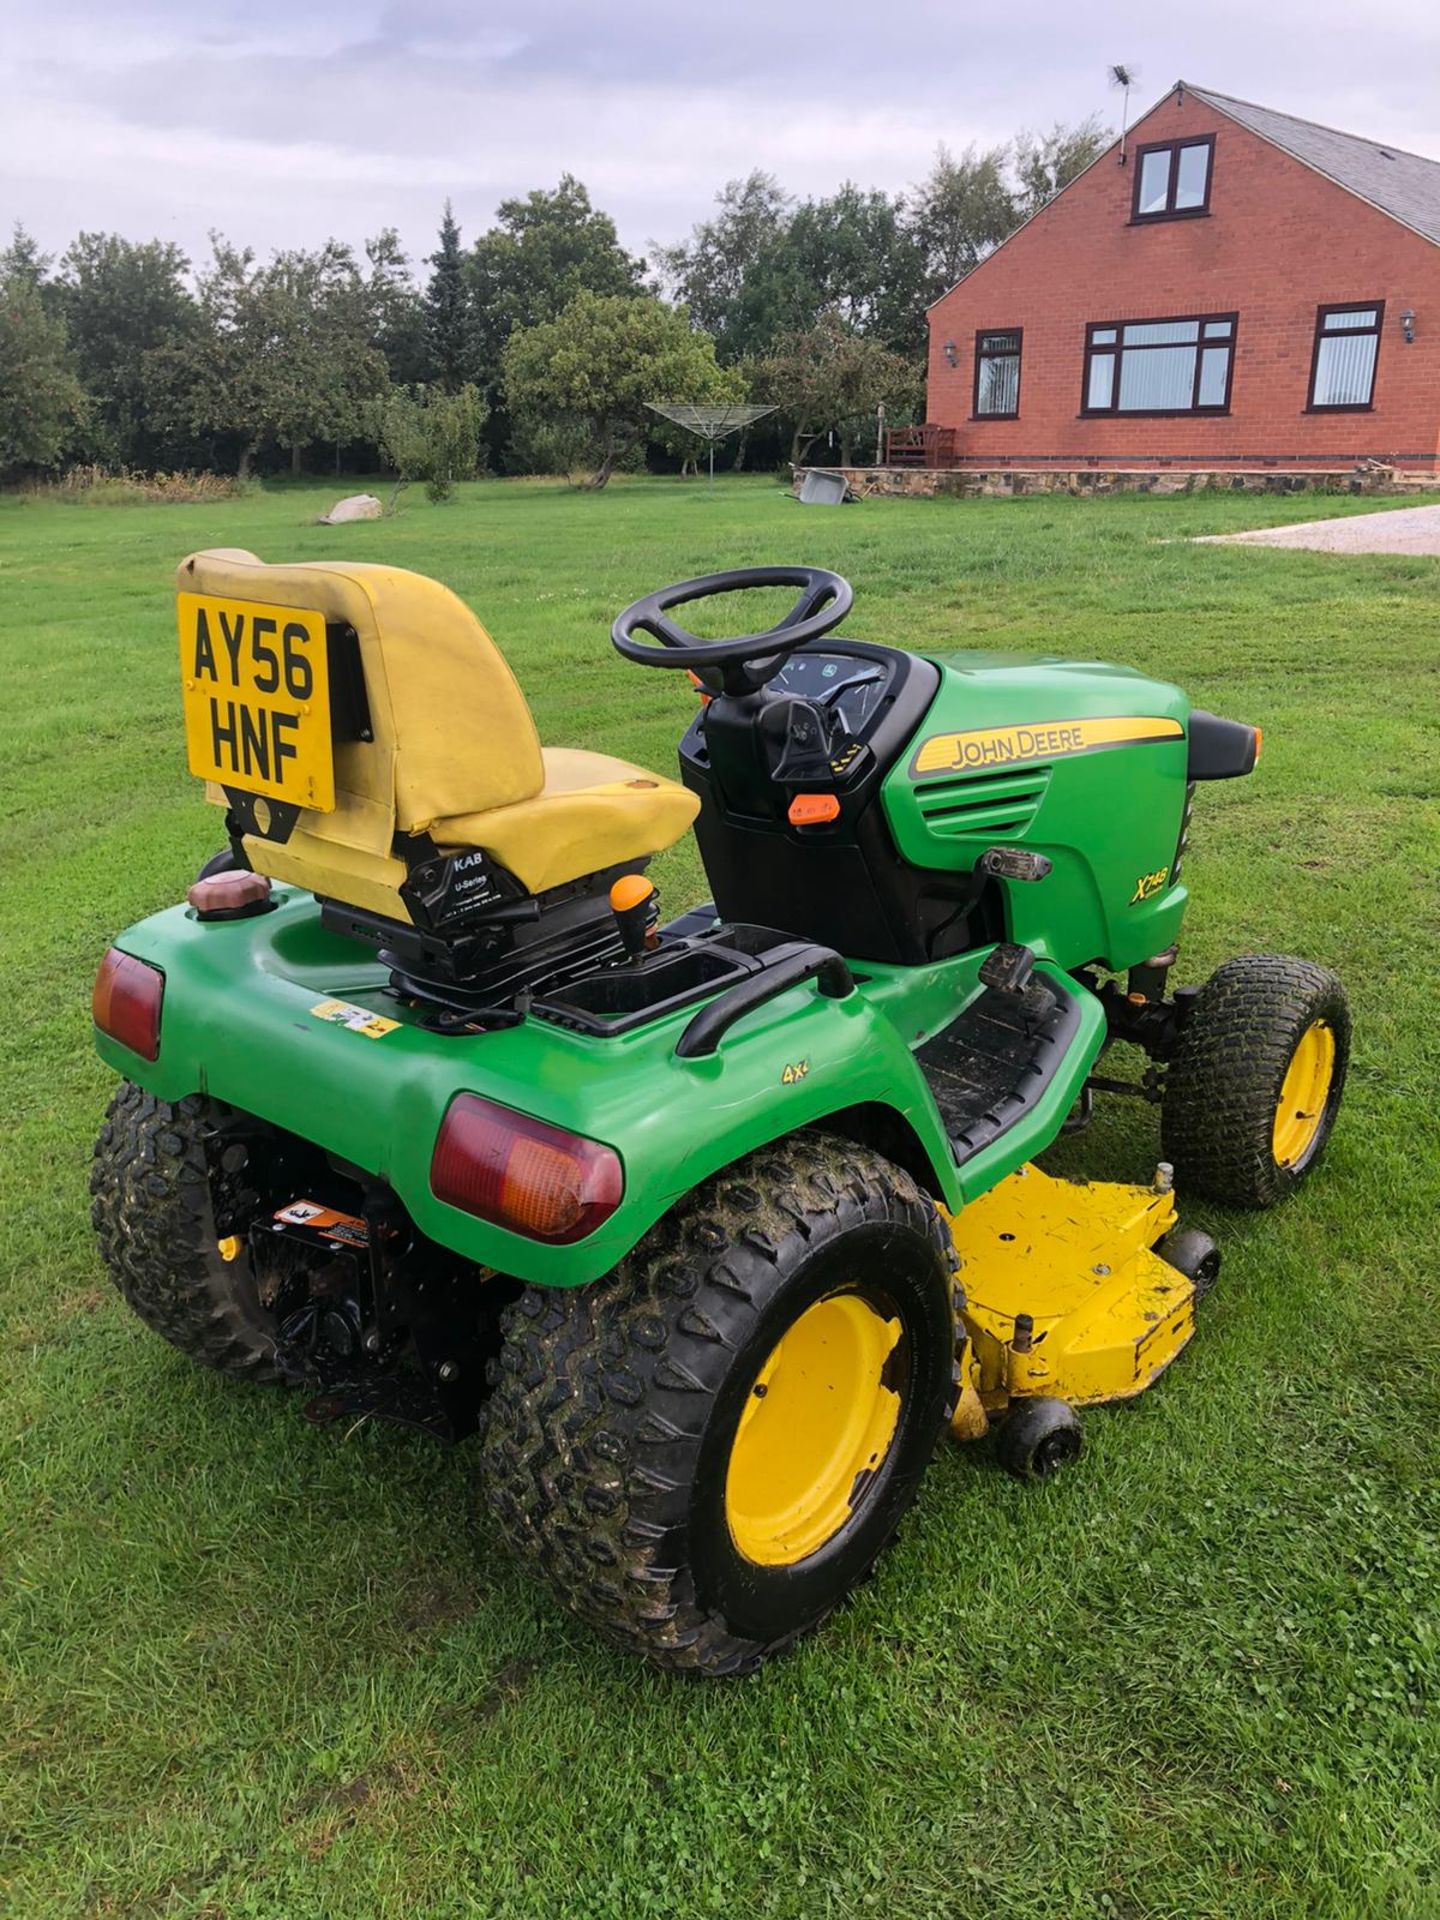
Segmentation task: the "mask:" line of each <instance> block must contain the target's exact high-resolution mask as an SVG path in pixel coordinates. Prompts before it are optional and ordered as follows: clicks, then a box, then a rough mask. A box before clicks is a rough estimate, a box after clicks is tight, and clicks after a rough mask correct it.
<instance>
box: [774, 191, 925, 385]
mask: <svg viewBox="0 0 1440 1920" xmlns="http://www.w3.org/2000/svg"><path fill="white" fill-rule="evenodd" d="M778 252H779V254H780V257H782V258H787V259H788V260H789V261H790V263H791V267H790V271H789V274H788V275H787V276H786V278H787V280H788V284H789V289H790V299H789V303H788V304H789V308H790V311H789V314H788V316H787V317H788V325H789V328H790V330H792V331H793V330H795V329H804V328H809V327H813V326H814V325H815V324H816V323H817V321H818V320H819V318H820V316H821V315H822V314H823V313H827V312H829V313H835V314H838V315H839V317H840V319H841V320H842V321H843V322H844V324H845V325H846V326H847V327H848V328H850V329H851V330H852V331H853V332H857V333H863V334H865V335H867V336H868V337H870V338H872V339H875V340H878V341H879V342H880V343H881V345H882V346H886V347H890V348H892V349H893V350H895V351H896V352H907V353H911V354H914V355H915V356H916V357H917V358H918V356H919V355H920V353H921V352H922V351H923V348H924V341H925V327H924V317H923V316H924V307H925V291H926V281H925V275H926V259H925V252H924V248H923V246H922V245H921V244H920V242H919V240H918V239H917V238H916V236H915V234H914V232H913V231H912V230H911V228H910V226H909V225H908V224H907V222H906V220H905V205H904V202H903V201H902V200H899V199H896V198H895V197H893V196H892V195H890V194H888V193H875V192H868V191H865V190H864V189H862V188H860V187H857V186H855V185H853V184H852V183H851V182H849V181H847V182H846V183H845V185H844V186H843V187H841V189H840V191H839V192H838V193H835V194H832V195H831V196H830V197H829V198H828V199H824V200H807V201H805V202H804V203H803V205H801V206H800V207H798V208H797V209H796V211H795V214H794V217H793V218H792V220H791V221H790V224H789V228H788V230H787V231H786V233H785V235H784V236H783V241H782V242H781V243H780V245H779V248H778ZM782 304H784V303H783V302H782Z"/></svg>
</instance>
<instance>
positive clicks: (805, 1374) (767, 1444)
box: [725, 1293, 900, 1567]
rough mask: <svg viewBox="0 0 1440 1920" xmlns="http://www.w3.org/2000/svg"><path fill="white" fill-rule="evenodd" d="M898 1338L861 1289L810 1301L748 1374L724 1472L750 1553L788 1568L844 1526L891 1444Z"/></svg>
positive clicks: (896, 1414) (731, 1518)
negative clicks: (890, 1379) (891, 1365)
mask: <svg viewBox="0 0 1440 1920" xmlns="http://www.w3.org/2000/svg"><path fill="white" fill-rule="evenodd" d="M899 1339H900V1322H899V1320H898V1319H897V1320H887V1319H886V1318H885V1317H884V1315H883V1314H880V1313H877V1312H876V1310H875V1309H874V1307H872V1306H871V1305H870V1304H869V1303H868V1301H865V1300H862V1299H861V1298H860V1296H859V1295H858V1294H854V1293H839V1294H833V1295H832V1296H831V1297H830V1298H829V1299H828V1300H817V1301H816V1303H815V1305H814V1306H813V1307H807V1308H806V1310H805V1312H804V1313H802V1314H801V1315H800V1317H799V1319H798V1320H796V1321H795V1322H794V1323H793V1324H792V1325H791V1326H790V1327H788V1328H787V1329H786V1331H785V1332H784V1333H783V1334H782V1335H781V1337H780V1339H779V1340H778V1341H777V1342H776V1344H775V1346H774V1348H773V1349H772V1351H771V1353H770V1356H769V1358H768V1359H767V1360H766V1362H765V1364H764V1366H763V1367H761V1369H760V1371H759V1373H758V1374H757V1375H756V1376H755V1382H754V1385H753V1386H752V1387H751V1389H750V1393H749V1396H748V1397H747V1399H746V1402H745V1408H744V1411H743V1412H742V1413H741V1415H740V1424H739V1426H738V1427H737V1429H736V1432H735V1443H734V1446H733V1447H732V1449H731V1453H730V1466H729V1470H728V1472H727V1474H726V1477H725V1517H726V1519H727V1521H728V1522H729V1526H730V1537H731V1538H732V1539H733V1540H734V1542H735V1545H736V1547H737V1548H738V1549H739V1551H740V1552H741V1553H742V1554H744V1556H745V1558H746V1559H747V1560H753V1561H755V1562H756V1563H757V1564H758V1565H760V1566H762V1567H788V1566H793V1565H794V1564H795V1562H796V1561H798V1560H804V1559H805V1558H806V1557H807V1556H808V1555H810V1554H812V1553H816V1552H818V1550H819V1549H820V1548H821V1547H823V1546H824V1545H825V1543H826V1541H827V1540H830V1539H832V1538H833V1537H834V1536H835V1534H837V1533H838V1532H839V1531H840V1529H841V1528H842V1527H843V1526H844V1525H845V1522H846V1521H847V1520H848V1519H849V1517H850V1515H851V1514H852V1513H853V1512H854V1510H855V1506H856V1504H857V1502H858V1500H859V1499H860V1497H861V1494H862V1492H863V1489H864V1486H865V1482H866V1478H867V1477H868V1476H869V1475H872V1474H873V1473H874V1472H875V1470H876V1469H877V1468H878V1467H879V1466H880V1464H881V1463H882V1462H883V1460H884V1459H885V1456H886V1454H887V1453H888V1452H889V1451H890V1446H891V1443H892V1442H893V1441H894V1438H895V1430H896V1428H897V1426H898V1425H899V1421H900V1395H899V1394H898V1393H897V1392H896V1391H895V1390H894V1389H893V1388H892V1387H890V1386H888V1385H887V1384H886V1381H885V1371H886V1367H887V1364H888V1362H889V1360H890V1356H891V1354H892V1353H893V1352H894V1351H895V1347H896V1344H897V1343H898V1341H899Z"/></svg>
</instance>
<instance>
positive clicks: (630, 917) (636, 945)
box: [610, 873, 658, 961]
mask: <svg viewBox="0 0 1440 1920" xmlns="http://www.w3.org/2000/svg"><path fill="white" fill-rule="evenodd" d="M654 900H655V886H654V883H653V881H650V880H647V879H646V878H645V876H644V874H643V873H623V874H621V876H620V878H619V879H618V880H617V881H616V882H615V884H614V885H613V886H612V887H611V889H610V911H611V913H613V914H614V916H615V926H616V929H617V931H618V932H619V935H620V939H621V941H622V943H623V944H624V948H625V958H626V959H627V960H630V961H635V960H638V959H639V958H640V956H641V955H642V954H643V953H644V952H645V950H646V948H647V947H653V946H656V945H657V944H658V942H657V940H656V937H655V934H654V932H653V930H652V929H651V926H650V912H651V907H652V905H653V904H654Z"/></svg>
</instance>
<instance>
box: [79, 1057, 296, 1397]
mask: <svg viewBox="0 0 1440 1920" xmlns="http://www.w3.org/2000/svg"><path fill="white" fill-rule="evenodd" d="M227 1111H228V1110H227V1109H226V1108H223V1107H220V1106H218V1105H217V1104H216V1103H215V1102H214V1101H212V1100H207V1099H204V1098H203V1097H202V1096H201V1095H199V1094H191V1095H190V1096H188V1097H187V1098H186V1099H184V1100H180V1101H177V1102H175V1103H173V1104H172V1103H171V1102H169V1101H166V1100H157V1099H156V1098H155V1096H154V1095H153V1094H149V1093H145V1092H144V1091H143V1090H142V1089H141V1088H139V1087H137V1086H135V1085H133V1084H132V1083H131V1082H130V1081H128V1080H127V1081H124V1082H122V1083H121V1086H120V1088H119V1091H118V1092H117V1093H116V1094H115V1097H114V1098H113V1099H112V1100H111V1102H110V1105H109V1106H108V1107H107V1108H106V1111H105V1124H104V1126H103V1127H102V1128H101V1130H100V1136H99V1138H98V1139H97V1140H96V1142H95V1157H94V1164H93V1166H92V1168H91V1172H90V1193H91V1207H90V1218H91V1220H92V1222H93V1224H94V1227H95V1233H96V1237H97V1238H98V1240H99V1242H100V1252H101V1254H102V1255H103V1257H104V1260H105V1264H106V1266H107V1267H108V1268H109V1269H110V1277H111V1279H112V1280H113V1281H114V1282H115V1285H116V1286H117V1287H118V1288H119V1290H120V1293H121V1295H122V1297H123V1298H124V1300H125V1301H126V1303H127V1305H129V1306H130V1307H131V1308H132V1309H133V1310H134V1312H135V1313H137V1314H138V1315H139V1317H140V1318H141V1319H142V1320H143V1321H144V1322H145V1324H146V1326H147V1327H149V1328H150V1329H151V1331H152V1332H154V1333H158V1334H159V1335H160V1336H161V1338H162V1339H165V1340H168V1341H169V1342H170V1344H171V1346H172V1347H178V1348H179V1349H180V1351H181V1353H184V1354H187V1355H188V1356H189V1357H190V1359H192V1360H193V1361H195V1362H196V1364H197V1365H199V1366H202V1367H213V1368H215V1369H216V1370H217V1371H218V1372H220V1373H229V1374H235V1375H238V1376H240V1377H241V1378H243V1379H246V1380H256V1381H260V1382H263V1383H266V1384H272V1385H281V1384H287V1383H289V1381H290V1379H291V1376H290V1375H289V1374H288V1373H287V1372H286V1371H285V1370H284V1369H283V1368H282V1367H281V1366H280V1365H279V1363H278V1362H277V1360H276V1356H275V1341H274V1336H273V1331H272V1325H271V1320H270V1316H269V1314H268V1313H267V1312H266V1310H265V1308H264V1307H263V1306H262V1304H261V1302H260V1297H259V1291H258V1289H257V1287H256V1284H255V1279H254V1275H253V1272H252V1270H251V1266H250V1262H249V1260H248V1258H247V1257H246V1256H245V1254H244V1252H243V1251H242V1252H241V1253H240V1255H239V1257H238V1258H236V1259H234V1260H229V1261H227V1260H225V1259H223V1258H222V1257H221V1254H220V1250H219V1246H218V1244H217V1240H216V1231H215V1220H214V1209H213V1206H212V1204H211V1193H210V1174H209V1168H208V1166H207V1163H206V1158H205V1147H204V1141H205V1138H206V1136H207V1135H208V1134H209V1133H211V1132H213V1131H214V1129H215V1126H216V1124H217V1122H218V1121H220V1120H222V1119H223V1118H224V1117H225V1116H226V1113H227Z"/></svg>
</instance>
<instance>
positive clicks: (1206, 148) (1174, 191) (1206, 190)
mask: <svg viewBox="0 0 1440 1920" xmlns="http://www.w3.org/2000/svg"><path fill="white" fill-rule="evenodd" d="M1214 158H1215V136H1214V134H1213V133H1207V134H1206V135H1205V136H1204V138H1203V139H1200V140H1167V141H1165V142H1164V144H1163V145H1159V146H1151V147H1141V148H1140V150H1139V151H1138V153H1137V154H1136V155H1135V198H1134V202H1133V204H1132V206H1131V209H1130V218H1131V219H1132V220H1188V219H1193V218H1194V216H1195V215H1196V214H1199V213H1208V212H1209V211H1210V171H1211V164H1212V162H1213V161H1214Z"/></svg>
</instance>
